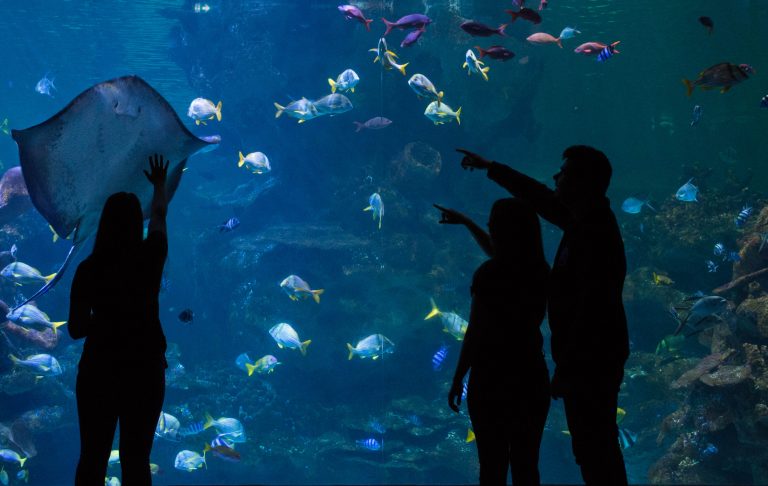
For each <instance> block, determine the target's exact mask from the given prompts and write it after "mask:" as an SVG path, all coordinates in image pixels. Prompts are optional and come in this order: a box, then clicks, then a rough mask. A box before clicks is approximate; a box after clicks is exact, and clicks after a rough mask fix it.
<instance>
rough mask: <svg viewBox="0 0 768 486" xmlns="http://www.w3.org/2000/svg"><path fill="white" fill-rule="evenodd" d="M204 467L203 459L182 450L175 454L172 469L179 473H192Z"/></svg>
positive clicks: (193, 453)
mask: <svg viewBox="0 0 768 486" xmlns="http://www.w3.org/2000/svg"><path fill="white" fill-rule="evenodd" d="M204 465H205V457H204V456H201V455H200V454H198V453H197V452H195V451H190V450H183V451H181V452H179V453H178V454H176V459H174V461H173V467H175V468H176V469H178V470H179V471H186V472H192V471H196V470H197V469H200V468H201V467H203V466H204Z"/></svg>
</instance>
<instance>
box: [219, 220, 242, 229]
mask: <svg viewBox="0 0 768 486" xmlns="http://www.w3.org/2000/svg"><path fill="white" fill-rule="evenodd" d="M238 226H240V220H239V219H237V218H236V217H235V216H232V217H231V218H229V219H228V220H227V222H226V223H224V224H220V225H219V233H222V232H225V231H232V230H234V229H235V228H237V227H238Z"/></svg>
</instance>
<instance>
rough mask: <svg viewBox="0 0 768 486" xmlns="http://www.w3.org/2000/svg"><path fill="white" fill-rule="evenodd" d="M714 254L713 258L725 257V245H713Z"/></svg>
mask: <svg viewBox="0 0 768 486" xmlns="http://www.w3.org/2000/svg"><path fill="white" fill-rule="evenodd" d="M714 254H715V256H723V255H725V245H723V244H722V243H715V249H714Z"/></svg>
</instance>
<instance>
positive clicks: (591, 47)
mask: <svg viewBox="0 0 768 486" xmlns="http://www.w3.org/2000/svg"><path fill="white" fill-rule="evenodd" d="M620 43H621V41H616V42H612V43H611V44H608V45H606V44H603V43H602V42H594V41H592V42H585V43H584V44H581V45H580V46H579V47H577V48H576V49H574V50H573V52H575V53H576V54H585V55H587V56H597V55H598V54H600V53H601V52H603V49H605V48H606V47H612V48H613V53H614V54H618V53H619V50H618V49H616V46H617V45H619V44H620Z"/></svg>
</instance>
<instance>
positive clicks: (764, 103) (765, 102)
mask: <svg viewBox="0 0 768 486" xmlns="http://www.w3.org/2000/svg"><path fill="white" fill-rule="evenodd" d="M760 108H768V95H765V96H763V98H762V99H761V100H760Z"/></svg>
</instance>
